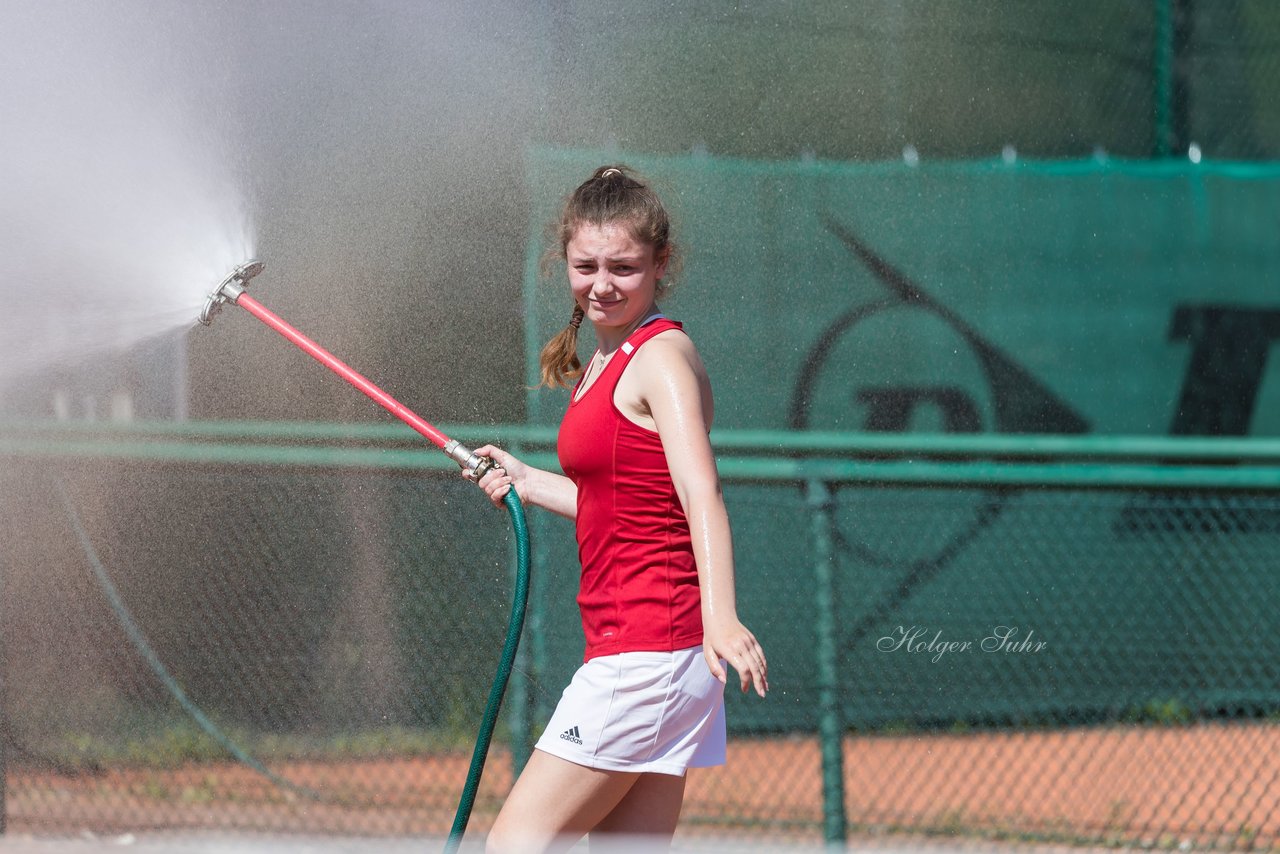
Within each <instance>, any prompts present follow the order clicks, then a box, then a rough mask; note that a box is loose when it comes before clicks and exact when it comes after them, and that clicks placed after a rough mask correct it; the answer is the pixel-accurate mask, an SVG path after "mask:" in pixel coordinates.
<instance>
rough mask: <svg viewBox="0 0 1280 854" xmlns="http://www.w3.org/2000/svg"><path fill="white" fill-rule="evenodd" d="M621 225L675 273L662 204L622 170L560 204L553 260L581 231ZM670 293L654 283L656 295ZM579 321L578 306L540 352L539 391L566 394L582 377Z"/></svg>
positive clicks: (602, 174) (607, 169)
mask: <svg viewBox="0 0 1280 854" xmlns="http://www.w3.org/2000/svg"><path fill="white" fill-rule="evenodd" d="M610 223H617V224H620V225H625V226H626V227H627V228H628V230H630V232H631V236H632V237H633V238H634V239H635V240H637V241H638V242H640V243H646V244H648V245H649V246H652V247H653V251H654V254H655V255H656V256H662V255H665V256H666V258H667V272H668V274H670V273H672V272H674V271H675V269H677V261H678V258H677V253H676V251H675V246H674V244H673V243H672V240H671V218H670V216H669V215H668V214H667V209H666V207H665V206H664V205H663V204H662V200H661V199H659V198H658V195H657V193H655V192H654V191H653V189H652V187H650V186H649V185H648V184H647V183H646V182H645V181H643V180H642V179H641V178H639V177H638V176H637V175H636V173H635V172H633V171H632V170H631V169H630V168H628V167H626V166H623V165H621V164H619V165H616V166H601V167H600V168H599V169H597V170H596V171H595V174H593V175H592V176H591V177H590V178H588V179H587V180H586V181H584V182H582V183H581V184H580V185H578V188H577V189H576V190H574V191H573V193H572V194H570V196H569V198H568V199H566V200H565V203H564V209H563V210H562V211H561V214H560V219H559V220H558V221H557V222H556V223H555V225H554V230H553V232H552V249H551V252H553V253H554V255H555V257H557V258H559V259H562V260H563V259H564V258H565V256H566V250H567V248H568V246H569V241H570V240H572V239H573V235H574V234H575V233H576V232H577V230H578V228H579V227H580V226H583V225H594V226H604V225H608V224H610ZM669 290H670V285H669V284H664V283H659V287H658V295H659V296H663V295H665V294H666V293H667V292H668V291H669ZM583 317H584V314H583V311H582V308H581V306H578V305H576V304H575V305H574V307H573V315H572V317H571V319H570V320H569V324H568V325H567V326H566V327H565V328H564V329H562V330H560V332H558V333H557V334H556V335H555V337H553V338H552V339H551V340H550V341H548V342H547V345H546V346H545V347H543V348H542V353H541V355H540V356H539V363H540V364H541V368H542V385H545V386H549V387H555V386H562V387H565V388H568V387H569V386H570V385H571V384H572V382H573V381H574V380H576V379H577V378H578V377H579V376H581V374H582V362H581V361H580V360H579V359H578V327H579V326H580V325H581V323H582V318H583Z"/></svg>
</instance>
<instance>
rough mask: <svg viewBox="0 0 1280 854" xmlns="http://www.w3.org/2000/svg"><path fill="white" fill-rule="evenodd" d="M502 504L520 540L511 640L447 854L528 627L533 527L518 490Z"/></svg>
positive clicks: (463, 823)
mask: <svg viewBox="0 0 1280 854" xmlns="http://www.w3.org/2000/svg"><path fill="white" fill-rule="evenodd" d="M502 503H503V504H505V505H506V506H507V511H508V513H509V514H510V515H511V530H512V532H513V533H514V534H515V539H516V584H515V593H514V594H513V599H512V603H511V619H510V620H509V621H508V623H507V639H506V642H505V643H504V644H503V646H502V656H501V657H500V658H499V660H498V672H497V673H496V674H494V677H493V685H492V687H490V689H489V701H488V703H486V704H485V708H484V717H483V718H482V719H481V721H480V733H479V735H477V736H476V746H475V749H474V750H473V751H472V753H471V767H470V768H468V769H467V782H466V784H465V785H463V787H462V798H461V799H460V800H459V801H458V811H457V813H455V814H454V817H453V829H452V830H450V831H449V839H448V841H447V842H445V846H444V850H445V854H454V852H455V851H457V850H458V846H460V845H461V844H462V836H463V834H465V833H466V832H467V821H468V820H469V819H470V818H471V807H472V805H473V804H474V803H475V800H476V790H477V789H479V788H480V775H481V774H482V773H483V772H484V762H485V757H486V756H488V754H489V742H490V740H492V738H493V728H494V726H496V725H497V723H498V710H499V709H501V708H502V696H503V694H505V693H506V690H507V682H508V680H509V679H510V678H511V668H512V667H513V666H514V665H515V661H516V649H517V648H518V647H519V645H520V631H521V629H522V628H523V626H524V613H525V605H526V604H527V603H528V601H529V526H528V523H527V522H526V521H525V517H524V505H523V504H522V503H521V502H520V497H519V496H518V495H516V491H515V489H512V490H511V491H510V492H508V493H507V494H506V496H505V497H504V498H503V499H502Z"/></svg>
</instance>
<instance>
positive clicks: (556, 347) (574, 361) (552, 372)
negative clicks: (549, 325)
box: [538, 303, 586, 388]
mask: <svg viewBox="0 0 1280 854" xmlns="http://www.w3.org/2000/svg"><path fill="white" fill-rule="evenodd" d="M584 317H586V312H584V311H583V310H582V306H580V305H577V304H576V303H575V304H574V306H573V316H572V317H570V318H569V325H568V326H566V327H565V328H564V329H561V330H560V331H559V332H558V333H556V336H555V337H554V338H552V339H551V340H550V341H548V342H547V345H546V346H545V347H543V348H542V353H541V354H540V355H539V356H538V362H539V366H540V367H541V369H542V385H545V386H547V387H549V388H554V387H556V386H560V387H561V388H569V387H570V386H571V385H572V383H573V381H574V380H576V379H577V378H578V377H580V376H582V362H581V360H579V359H578V327H579V326H581V325H582V318H584Z"/></svg>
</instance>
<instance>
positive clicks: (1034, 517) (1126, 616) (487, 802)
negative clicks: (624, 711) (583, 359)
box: [0, 440, 1280, 849]
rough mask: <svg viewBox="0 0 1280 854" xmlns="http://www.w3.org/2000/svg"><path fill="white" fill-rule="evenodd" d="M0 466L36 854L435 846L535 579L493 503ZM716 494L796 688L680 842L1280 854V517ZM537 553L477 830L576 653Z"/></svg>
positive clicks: (903, 496) (1006, 490) (290, 484)
mask: <svg viewBox="0 0 1280 854" xmlns="http://www.w3.org/2000/svg"><path fill="white" fill-rule="evenodd" d="M1085 441H1087V440H1085ZM109 446H110V445H109V443H99V445H98V446H97V447H98V450H99V451H101V450H102V449H103V448H106V447H109ZM7 447H8V449H9V453H10V455H9V457H8V459H7V461H6V465H5V467H4V469H3V474H0V483H2V484H3V492H2V493H0V494H3V495H4V496H5V505H6V511H7V512H6V513H5V514H4V515H3V518H2V521H0V556H2V559H3V565H2V566H3V575H2V582H3V599H2V600H0V601H2V606H0V617H2V619H3V625H2V632H0V639H2V640H3V665H4V683H3V684H4V696H3V713H4V717H3V722H4V727H3V730H4V776H3V780H4V795H5V813H4V815H5V818H6V822H7V826H8V828H9V829H10V830H14V831H26V832H34V833H69V832H75V831H79V830H92V831H95V832H109V831H124V830H136V829H152V828H164V829H169V830H176V829H183V828H204V829H219V830H229V829H252V830H254V831H272V832H290V831H304V830H305V831H307V832H311V833H315V832H327V833H341V834H353V833H354V834H376V835H406V834H442V833H444V832H445V831H446V830H447V828H448V825H449V822H450V821H451V819H452V814H453V809H454V808H455V806H456V799H457V797H458V794H459V792H460V790H461V785H462V780H463V777H464V775H465V770H466V765H467V762H468V759H469V752H470V747H471V744H472V740H473V739H474V733H475V729H476V727H477V726H478V722H479V719H480V715H481V709H482V707H483V702H484V698H485V696H486V694H487V690H488V683H489V680H490V679H491V677H492V673H493V670H494V668H495V666H496V661H497V656H498V652H499V649H500V646H501V638H502V632H503V628H504V626H505V622H506V617H507V612H508V608H509V595H510V583H511V582H510V578H509V576H510V572H511V567H510V562H511V561H510V558H511V553H510V550H511V543H510V534H509V532H508V531H507V530H506V520H505V516H504V514H502V513H501V511H498V510H494V509H491V508H490V507H489V506H488V505H487V504H486V503H485V502H483V500H482V499H481V498H480V497H479V496H478V495H476V494H475V492H474V487H472V486H471V485H469V484H467V483H465V482H463V481H461V480H460V479H459V478H457V477H456V476H446V475H445V473H444V472H442V471H439V470H429V469H424V468H421V465H435V462H434V460H432V462H430V463H426V462H425V461H426V459H427V456H428V455H425V454H424V455H423V461H424V462H423V463H420V464H419V465H418V466H417V467H415V466H414V465H406V466H397V465H392V466H389V467H386V468H382V469H379V468H371V467H368V466H359V467H346V466H345V465H343V464H340V454H341V450H340V449H339V450H336V451H334V454H336V455H337V456H333V457H332V459H333V460H334V461H335V462H334V464H332V465H323V466H304V465H297V464H293V465H283V464H281V463H282V462H283V461H284V460H285V459H286V456H287V455H286V454H285V453H284V452H283V451H280V452H279V453H277V454H276V456H277V457H278V458H279V459H278V460H277V462H276V463H274V464H273V463H270V462H267V461H263V462H258V463H252V464H249V463H243V464H230V463H225V462H224V463H218V464H201V465H197V464H192V463H180V462H161V461H156V460H155V459H154V455H152V454H151V453H150V452H149V451H147V450H145V449H140V450H138V451H137V453H136V455H135V457H136V458H133V459H130V458H129V456H130V452H119V451H117V452H115V454H116V456H120V457H123V458H121V459H117V460H114V461H113V460H110V459H104V458H102V457H103V455H102V454H100V453H98V452H94V454H95V455H96V456H97V457H98V458H92V459H89V458H84V457H82V456H76V455H63V456H62V457H61V458H57V455H56V453H55V454H54V455H53V458H50V457H49V456H48V455H30V454H26V453H20V454H18V455H16V456H15V455H13V450H14V449H13V446H12V445H11V444H10V445H8V446H7ZM194 447H195V446H192V448H194ZM153 449H154V448H153ZM225 450H226V452H227V453H228V454H232V455H234V454H235V453H236V452H237V448H235V447H231V446H228V447H226V449H225ZM241 450H242V452H243V449H241ZM187 453H189V455H192V456H194V454H195V453H196V452H195V451H194V450H191V449H189V450H188V452H187ZM532 453H535V454H536V451H534V452H532ZM431 456H432V457H433V456H434V455H431ZM148 457H151V459H148ZM247 457H248V454H247V453H246V458H247ZM871 464H872V465H874V461H872V462H871ZM723 465H724V468H725V470H726V472H727V474H726V480H727V486H726V496H727V499H728V502H729V505H730V512H731V515H732V517H733V520H734V524H735V540H736V543H737V549H738V553H739V556H738V563H739V569H738V575H739V598H740V608H741V610H742V613H743V617H744V619H745V621H746V622H747V623H748V625H750V626H751V627H752V628H753V629H754V630H755V631H756V633H757V634H758V635H759V636H760V637H761V639H762V641H763V642H764V644H765V647H766V650H767V652H768V654H769V657H770V682H771V685H772V687H773V691H772V692H771V694H770V696H769V697H768V698H767V699H766V700H763V701H762V700H760V699H759V698H756V697H754V696H741V695H739V694H738V692H737V691H735V690H730V691H729V692H728V696H729V700H728V703H729V721H730V729H731V745H730V757H729V764H728V766H727V767H725V768H723V769H716V770H711V771H705V772H697V773H694V774H692V775H691V778H690V783H689V791H688V797H687V800H686V808H685V811H684V815H683V818H682V822H683V824H682V827H683V830H682V833H689V834H697V833H714V834H717V835H727V836H735V835H741V836H743V837H749V838H750V839H752V840H754V841H761V840H766V841H767V840H778V841H780V842H781V841H796V840H817V839H820V838H823V837H825V838H826V839H828V840H830V841H838V840H841V839H869V838H872V837H876V838H885V837H887V838H891V839H898V838H901V837H900V834H936V835H946V836H960V837H975V836H976V837H983V838H993V837H995V838H1007V839H1013V840H1024V841H1025V840H1054V841H1060V842H1089V843H1108V844H1119V843H1123V844H1143V845H1156V846H1161V847H1175V846H1177V847H1187V846H1194V847H1223V848H1239V849H1273V848H1275V847H1277V845H1278V844H1280V802H1278V799H1280V766H1278V765H1277V764H1276V761H1275V758H1274V757H1275V755H1276V753H1277V750H1276V748H1277V747H1280V726H1277V716H1278V715H1280V687H1277V686H1280V639H1277V637H1276V635H1275V634H1274V632H1273V631H1272V630H1271V629H1272V626H1273V622H1274V621H1273V616H1272V615H1273V614H1274V613H1275V612H1276V606H1277V604H1280V602H1278V596H1277V593H1278V591H1280V575H1278V574H1277V570H1278V569H1280V566H1278V565H1277V558H1276V555H1277V554H1280V550H1278V549H1277V546H1280V542H1278V541H1280V493H1277V492H1276V491H1275V490H1274V488H1272V489H1261V488H1252V489H1241V488H1238V487H1230V486H1221V485H1220V486H1218V487H1211V486H1207V485H1201V486H1199V487H1196V488H1187V487H1186V486H1185V485H1184V486H1183V487H1181V488H1154V487H1153V486H1152V485H1150V484H1147V485H1139V486H1125V485H1124V481H1123V478H1122V479H1121V481H1120V482H1119V484H1116V483H1112V484H1111V485H1107V486H1103V485H1101V484H1102V483H1103V481H1102V480H1099V481H1097V482H1095V483H1092V484H1090V483H1086V482H1083V481H1080V482H1078V483H1077V485H1064V484H1063V482H1059V483H1058V484H1057V485H1055V484H1054V483H1053V482H1052V480H1053V479H1052V478H1044V477H1043V476H1040V477H1041V479H1044V480H1045V481H1046V482H1045V483H1044V484H1043V485H1041V486H1039V487H1037V486H1034V485H1031V482H1026V483H1013V484H1011V483H1009V482H1008V478H1007V477H1003V476H1002V474H1001V473H1002V472H1005V473H1007V472H1008V471H1009V470H1016V466H1017V465H1018V464H1016V463H1006V464H1000V465H993V466H991V467H988V468H987V469H985V470H984V472H985V473H983V472H979V473H978V474H976V475H973V476H966V477H965V478H964V479H963V482H955V481H954V480H953V482H952V483H951V484H950V485H948V484H947V482H946V478H942V479H931V478H929V477H925V478H921V479H920V480H919V482H918V483H904V482H890V481H885V480H884V479H878V478H876V477H874V476H872V477H868V476H867V472H868V471H870V470H862V472H863V473H862V474H861V475H859V476H856V477H855V476H854V475H853V474H851V473H850V472H848V471H844V470H842V469H841V468H840V466H839V463H838V462H836V461H828V463H824V464H821V465H810V466H809V467H808V468H807V469H806V468H805V467H804V464H803V461H795V460H787V459H781V458H777V457H774V458H772V459H763V458H758V457H736V458H734V459H729V460H725V461H723ZM791 465H800V468H794V469H788V468H787V466H791ZM947 465H949V466H951V468H953V469H956V470H959V469H961V468H963V467H964V466H965V463H964V462H963V461H954V462H952V463H949V464H947ZM1075 465H1076V467H1077V469H1078V468H1079V464H1078V463H1077V464H1075ZM1002 466H1003V467H1002ZM1063 466H1064V467H1063V471H1065V472H1066V473H1067V474H1070V471H1071V470H1072V468H1071V466H1072V464H1069V463H1064V464H1063ZM945 468H946V466H944V469H945ZM1182 470H1185V467H1184V468H1183V469H1182ZM1216 470H1224V469H1216ZM1225 470H1226V471H1227V472H1228V474H1229V473H1230V470H1229V469H1225ZM824 471H825V472H827V473H826V474H824V473H823V472H824ZM1151 471H1154V472H1155V473H1156V474H1157V475H1158V474H1159V473H1160V472H1162V471H1167V469H1165V468H1161V467H1153V468H1152V469H1151ZM1246 473H1247V472H1246ZM1130 474H1132V472H1130ZM984 478H985V480H986V482H983V481H984ZM1034 479H1035V478H1032V479H1031V480H1032V481H1034ZM1136 482H1137V483H1141V482H1142V481H1141V479H1139V480H1138V481H1136ZM1173 482H1174V481H1173V480H1170V483H1173ZM531 521H532V522H533V546H534V553H535V557H534V580H533V591H532V598H531V605H530V616H529V622H528V626H527V629H526V635H525V638H524V644H523V648H522V652H521V661H520V663H519V665H518V667H517V673H516V675H515V677H514V678H513V682H512V686H511V688H510V690H509V693H508V701H507V704H506V707H505V709H504V718H503V721H502V723H501V724H500V728H499V732H498V735H497V740H496V743H495V748H494V751H493V755H492V757H491V760H490V763H489V766H488V769H487V771H486V775H485V779H484V783H483V785H482V788H481V792H480V796H479V798H478V800H477V805H476V812H475V816H474V819H473V824H472V827H473V829H474V830H475V831H476V832H483V830H484V829H485V828H486V827H487V826H488V823H489V822H490V821H491V820H492V817H493V816H494V814H495V813H496V810H497V808H498V806H499V805H500V803H501V799H502V797H503V795H504V793H505V791H506V790H507V788H508V787H509V785H510V783H511V780H512V776H513V772H514V770H515V769H516V768H518V767H519V765H520V763H521V762H522V761H523V758H524V757H525V756H527V751H528V749H529V744H530V739H532V738H533V737H535V736H536V735H537V734H538V728H539V726H540V725H541V722H543V721H545V720H546V716H547V714H548V713H549V710H550V708H551V707H552V706H553V705H554V703H555V701H556V699H557V697H558V695H559V692H560V690H561V688H562V687H563V685H564V683H565V682H566V681H567V679H568V678H569V675H570V673H571V672H572V670H573V669H574V668H575V667H576V665H577V663H578V661H579V660H580V656H581V638H580V630H579V628H578V622H577V615H576V611H575V605H574V601H573V599H574V592H575V587H576V562H575V560H574V556H573V555H574V550H573V543H572V532H571V530H570V528H569V526H568V525H567V523H564V522H563V521H562V520H558V519H547V518H545V514H537V513H535V515H534V518H533V519H532V520H531Z"/></svg>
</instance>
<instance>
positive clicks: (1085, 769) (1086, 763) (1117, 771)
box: [8, 723, 1280, 850]
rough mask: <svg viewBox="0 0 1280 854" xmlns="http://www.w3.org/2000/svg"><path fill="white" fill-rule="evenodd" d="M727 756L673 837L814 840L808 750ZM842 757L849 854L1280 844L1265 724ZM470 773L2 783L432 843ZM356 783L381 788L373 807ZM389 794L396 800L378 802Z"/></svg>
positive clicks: (114, 803) (100, 808) (910, 743)
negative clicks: (854, 849)
mask: <svg viewBox="0 0 1280 854" xmlns="http://www.w3.org/2000/svg"><path fill="white" fill-rule="evenodd" d="M729 749H730V754H729V765H728V766H727V767H726V768H724V769H715V770H710V771H703V772H697V771H695V772H693V773H692V774H691V776H690V782H689V789H688V795H687V797H686V800H685V808H684V814H683V818H682V826H681V831H680V838H681V839H684V840H686V841H689V840H696V839H716V840H721V841H723V840H726V839H728V840H734V839H737V840H740V841H741V842H742V843H743V844H744V845H745V844H747V843H753V844H759V843H761V842H762V841H770V842H772V843H773V844H776V845H778V846H789V845H809V844H816V843H817V842H818V841H820V839H821V827H822V802H823V796H822V791H821V779H822V773H821V756H820V751H819V745H818V743H817V741H816V740H815V739H813V738H808V737H797V738H774V739H750V740H743V739H737V740H734V741H732V742H731V743H730V748H729ZM844 757H845V774H844V785H845V804H846V811H847V819H848V821H849V824H850V840H851V842H852V843H853V844H854V845H857V846H865V845H869V844H873V843H874V844H875V845H876V846H877V847H881V846H883V845H884V844H896V843H895V840H898V841H900V842H901V843H902V844H921V845H923V844H936V843H943V842H945V843H948V844H958V843H963V842H965V841H966V840H968V841H1001V842H1008V843H1017V844H1021V845H1024V846H1025V845H1032V844H1040V845H1043V844H1081V845H1100V844H1101V845H1109V846H1126V847H1128V846H1135V847H1136V846H1142V847H1148V846H1156V847H1184V848H1185V847H1195V848H1234V849H1250V850H1265V849H1272V848H1275V847H1277V846H1278V845H1280V727H1277V726H1275V725H1273V724H1265V723H1235V724H1232V723H1228V724H1200V725H1194V726H1181V727H1177V726H1175V727H1107V728H1097V729H1082V730H1072V731H1044V732H1029V731H1027V732H1016V733H971V734H928V735H894V736H866V737H850V738H847V739H846V741H845V753H844ZM468 760H469V757H468V756H465V755H462V754H456V755H445V756H432V757H423V756H418V757H413V758H405V759H386V760H364V761H359V762H327V761H326V762H306V763H302V762H299V763H293V764H288V765H284V766H278V767H277V768H276V770H277V771H278V772H279V773H281V774H282V775H284V776H285V777H286V778H287V779H289V780H290V781H292V782H293V783H295V784H296V785H298V786H300V787H305V788H308V789H311V790H314V791H315V792H317V793H319V795H320V798H319V799H318V800H314V799H311V798H307V797H305V796H302V795H299V794H296V793H291V792H288V791H284V790H281V789H280V788H278V787H277V786H275V785H273V784H271V783H270V782H269V781H267V780H265V779H264V778H262V777H260V776H259V775H257V774H255V773H254V772H252V771H251V770H249V769H247V768H244V767H242V766H238V765H234V764H199V765H190V766H186V767H181V768H176V769H168V770H149V769H136V770H126V771H118V770H112V771H104V772H102V773H99V774H94V775H92V776H84V775H81V776H74V777H70V776H61V775H56V774H49V773H42V774H23V773H22V772H17V771H16V769H15V773H14V774H13V775H12V776H11V779H10V786H9V794H8V802H9V830H10V833H11V834H18V835H22V834H32V835H36V836H43V835H57V836H67V835H75V834H77V833H81V832H85V831H89V832H93V833H95V834H99V835H101V834H113V833H114V834H119V833H126V832H129V833H138V832H145V831H149V830H165V831H175V830H176V831H182V832H190V833H200V832H205V831H208V830H217V831H218V832H233V831H244V832H249V831H253V832H262V831H266V832H274V833H290V834H294V833H296V834H309V835H314V834H334V835H338V836H352V835H355V836H359V835H361V834H370V835H374V836H380V837H386V836H388V835H392V836H395V835H401V836H443V835H444V834H445V833H447V831H448V828H449V825H450V822H451V821H452V818H453V810H454V806H455V804H454V798H456V796H457V792H456V784H453V783H448V784H447V785H446V783H445V781H460V780H462V778H463V776H464V775H465V772H466V766H467V762H468ZM510 780H511V763H510V757H509V755H508V754H506V753H504V752H501V751H495V753H494V755H493V757H492V758H491V760H490V762H489V764H488V766H487V770H486V773H485V778H484V782H483V785H482V787H481V791H480V796H479V798H478V799H477V802H476V808H475V812H474V815H473V818H472V822H471V828H470V833H471V834H472V835H473V836H475V837H479V836H480V835H482V834H483V832H484V830H485V829H486V828H487V827H488V825H489V822H490V821H491V820H492V817H493V815H494V813H495V812H496V808H497V806H498V804H499V801H500V798H501V795H502V793H503V792H505V791H506V789H507V787H508V786H509V785H510ZM371 781H379V782H381V783H382V785H381V786H380V787H379V788H378V789H377V795H376V798H375V797H374V796H373V795H371V794H370V792H371V787H370V785H369V784H370V782H371ZM393 787H394V791H395V793H396V794H394V795H388V794H387V792H388V791H391V790H392V789H393ZM55 793H56V796H54V795H55ZM912 839H914V840H917V842H916V843H909V840H912ZM877 840H878V841H877ZM920 840H926V841H925V842H920ZM928 840H932V842H928Z"/></svg>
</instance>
